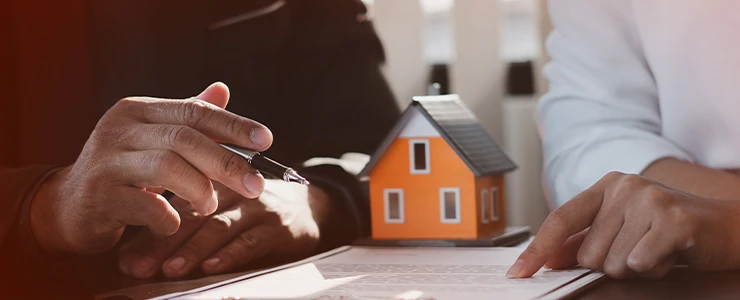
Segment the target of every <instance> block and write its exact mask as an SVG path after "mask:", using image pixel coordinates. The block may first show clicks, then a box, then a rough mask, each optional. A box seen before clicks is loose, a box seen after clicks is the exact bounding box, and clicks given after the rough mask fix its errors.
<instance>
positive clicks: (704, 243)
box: [508, 172, 740, 278]
mask: <svg viewBox="0 0 740 300" xmlns="http://www.w3.org/2000/svg"><path fill="white" fill-rule="evenodd" d="M739 215H740V202H738V201H730V200H711V199H703V198H699V197H696V196H693V195H690V194H686V193H683V192H680V191H677V190H673V189H670V188H667V187H665V186H663V185H660V184H658V183H656V182H653V181H650V180H648V179H645V178H644V177H641V176H638V175H625V174H621V173H618V172H613V173H610V174H608V175H607V176H605V177H604V178H602V179H601V180H600V181H599V182H598V183H596V184H595V185H593V186H592V187H591V188H589V189H587V190H586V191H584V192H583V193H581V194H579V195H578V196H576V197H575V198H573V199H572V200H570V201H569V202H567V203H566V204H564V205H563V206H562V207H560V208H558V209H557V210H555V211H553V212H552V213H551V214H550V215H549V216H548V217H547V219H546V220H545V222H544V224H543V225H542V227H541V228H540V231H539V232H538V233H537V235H536V236H535V238H534V240H533V241H532V243H531V244H530V245H529V247H527V249H526V250H525V251H524V252H523V253H522V254H521V255H520V256H519V258H518V259H517V261H516V263H515V264H514V265H513V266H512V267H511V269H509V272H508V276H509V277H515V278H522V277H530V276H532V275H533V274H534V273H536V272H537V271H538V270H540V268H541V267H542V266H543V265H545V266H546V267H549V268H552V269H562V268H568V267H572V266H575V265H576V264H580V265H581V266H582V267H585V268H589V269H593V270H601V271H604V272H605V273H606V274H607V275H608V276H610V277H614V278H627V277H637V276H639V277H645V278H659V277H662V276H664V275H665V274H666V273H667V272H668V271H669V270H670V269H671V267H672V266H673V265H674V264H675V263H676V261H677V259H679V258H680V259H681V260H682V261H685V262H686V263H687V264H688V265H689V266H690V267H692V268H694V269H697V270H707V271H711V270H727V269H734V268H738V267H740V254H738V253H740V239H739V238H738V237H737V234H736V230H735V229H736V228H738V224H737V223H738V221H737V220H738V216H739Z"/></svg>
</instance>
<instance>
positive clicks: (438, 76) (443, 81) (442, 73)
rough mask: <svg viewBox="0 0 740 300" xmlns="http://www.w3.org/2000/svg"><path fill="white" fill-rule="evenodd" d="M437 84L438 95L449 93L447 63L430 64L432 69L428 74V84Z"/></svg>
mask: <svg viewBox="0 0 740 300" xmlns="http://www.w3.org/2000/svg"><path fill="white" fill-rule="evenodd" d="M434 84H438V85H439V86H438V87H437V88H438V93H439V95H447V94H449V93H450V74H449V66H448V65H447V64H435V65H432V70H431V72H430V74H429V85H430V86H431V85H434Z"/></svg>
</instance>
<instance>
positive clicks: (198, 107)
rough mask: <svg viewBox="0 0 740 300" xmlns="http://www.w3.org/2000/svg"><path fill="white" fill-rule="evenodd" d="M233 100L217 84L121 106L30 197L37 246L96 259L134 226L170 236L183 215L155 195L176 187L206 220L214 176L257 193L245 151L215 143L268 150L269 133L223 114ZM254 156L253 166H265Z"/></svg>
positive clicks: (246, 193) (257, 177)
mask: <svg viewBox="0 0 740 300" xmlns="http://www.w3.org/2000/svg"><path fill="white" fill-rule="evenodd" d="M228 98H229V92H228V88H227V87H226V86H225V85H223V84H214V85H211V86H210V87H209V88H208V89H206V90H205V91H204V92H203V93H201V94H200V95H199V96H197V97H196V98H194V99H187V100H167V99H156V98H145V97H131V98H126V99H123V100H121V101H119V102H118V103H116V105H115V106H114V107H113V108H111V109H110V110H109V111H108V112H106V114H105V115H104V116H103V117H102V118H101V120H100V121H99V122H98V125H97V126H96V128H95V130H94V131H93V133H92V134H91V136H90V138H89V139H88V141H87V143H86V144H85V146H84V149H83V150H82V153H81V154H80V156H79V157H78V159H77V160H76V162H75V163H74V164H73V165H71V166H69V167H66V168H63V169H61V170H58V171H57V172H55V173H53V174H52V175H51V176H49V177H48V178H47V179H46V180H45V181H44V182H43V184H42V185H41V186H40V188H39V191H38V192H37V193H36V194H35V196H34V198H33V199H32V200H31V202H30V203H31V206H30V216H31V221H30V224H31V227H32V230H33V233H34V237H35V238H36V239H37V241H38V242H39V244H41V246H42V247H43V248H44V249H45V250H48V251H50V252H66V253H75V254H92V253H100V252H104V251H107V250H108V249H110V248H111V247H113V246H114V245H115V244H116V243H117V242H118V240H119V238H120V237H121V234H122V233H123V230H124V228H125V227H126V226H127V225H135V226H146V227H148V228H149V229H150V230H151V231H152V232H153V233H154V234H156V235H160V236H165V235H170V234H173V233H174V232H176V231H177V229H178V227H179V225H180V216H179V214H178V212H177V211H176V210H175V209H174V208H173V207H172V206H171V205H170V203H168V202H167V200H166V199H165V198H164V197H162V196H161V195H159V194H157V193H155V192H154V191H155V190H161V189H166V190H169V191H172V192H173V193H174V194H177V195H178V196H179V197H180V198H182V199H184V200H186V201H188V202H190V204H191V205H192V206H193V208H194V209H195V210H196V211H197V212H199V213H201V214H203V215H210V214H211V213H213V212H214V211H216V208H217V206H218V200H217V198H216V193H215V192H214V189H213V185H212V183H211V180H213V181H218V182H220V183H222V184H224V185H225V186H227V187H228V188H230V189H231V190H233V191H235V192H236V193H238V194H240V195H241V196H243V197H245V198H256V197H258V196H259V195H260V194H261V193H262V191H263V189H264V184H265V181H264V178H263V176H262V175H261V174H260V173H259V172H258V171H257V170H255V168H253V167H252V166H251V165H250V164H249V162H248V160H247V159H244V155H237V154H235V153H234V152H232V151H229V150H227V149H225V148H224V147H222V146H220V145H219V144H218V143H216V142H214V141H213V140H214V139H215V140H218V141H222V142H224V143H229V144H236V145H239V146H242V147H245V148H250V149H254V150H257V151H263V150H266V149H267V148H269V147H270V145H271V144H272V133H271V132H270V131H269V129H267V127H265V126H264V125H262V124H259V123H257V122H255V121H253V120H250V119H247V118H244V117H241V116H238V115H235V114H233V113H230V112H228V111H226V110H224V109H223V108H224V107H225V106H226V103H227V102H228ZM251 157H252V158H251V160H252V162H253V163H254V164H256V165H257V164H262V163H263V162H264V161H263V158H264V157H261V156H256V154H254V153H253V154H252V156H251ZM257 157H260V158H257ZM265 169H266V171H269V172H275V171H277V170H278V169H277V168H275V166H271V165H268V167H266V168H265ZM283 173H285V172H283ZM287 174H288V176H287V177H284V178H288V179H289V180H296V181H300V180H301V178H300V177H297V176H296V175H297V174H295V173H294V172H288V173H287ZM276 175H280V174H276ZM291 178H292V179H291Z"/></svg>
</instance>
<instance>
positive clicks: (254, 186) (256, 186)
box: [244, 172, 265, 197]
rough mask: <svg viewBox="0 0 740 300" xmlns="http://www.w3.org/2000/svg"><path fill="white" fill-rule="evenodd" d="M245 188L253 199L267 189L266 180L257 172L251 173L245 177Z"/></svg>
mask: <svg viewBox="0 0 740 300" xmlns="http://www.w3.org/2000/svg"><path fill="white" fill-rule="evenodd" d="M244 187H246V188H247V191H248V192H249V194H250V195H251V196H252V197H257V196H259V195H260V194H261V193H262V190H264V188H265V178H264V177H262V174H260V173H257V172H249V173H247V175H246V176H244Z"/></svg>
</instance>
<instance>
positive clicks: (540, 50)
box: [363, 0, 550, 231]
mask: <svg viewBox="0 0 740 300" xmlns="http://www.w3.org/2000/svg"><path fill="white" fill-rule="evenodd" d="M363 2H364V3H365V5H366V6H367V7H368V12H369V16H370V18H371V19H372V21H373V23H374V24H375V28H376V30H377V32H378V35H379V36H380V39H381V41H382V42H383V46H384V47H385V52H386V57H387V60H386V64H385V66H384V67H383V72H384V74H385V76H386V79H387V80H388V82H389V84H390V86H391V89H392V90H393V93H394V94H395V96H396V99H397V101H398V102H399V103H398V105H399V107H401V108H405V107H406V105H408V103H409V102H410V101H411V98H412V97H413V96H416V95H423V94H429V93H434V92H435V91H434V90H431V91H430V85H431V84H433V83H438V84H439V85H440V86H439V90H440V91H439V92H442V93H456V94H459V95H460V96H461V98H462V99H463V101H464V102H466V104H467V105H468V106H469V107H470V108H471V109H472V110H473V111H474V112H475V114H476V116H477V117H478V119H479V120H480V121H481V123H482V124H483V126H484V127H485V128H486V130H488V132H489V133H491V135H492V136H493V137H494V138H495V139H496V141H497V142H498V143H499V144H500V145H502V146H503V147H504V149H506V152H507V154H509V156H510V157H511V158H512V159H513V160H514V161H515V162H516V163H517V165H518V166H519V168H518V169H517V170H516V171H515V172H512V173H510V174H509V175H508V177H507V195H506V200H507V201H506V202H507V203H506V204H507V205H506V207H507V218H508V223H509V225H528V226H530V227H532V229H533V230H535V231H536V230H537V229H538V228H539V226H540V225H541V224H542V221H543V220H544V219H545V217H546V216H547V214H548V213H549V207H548V204H547V202H546V200H545V197H544V194H543V189H542V183H541V177H540V176H541V173H542V167H541V166H542V158H541V157H542V153H541V150H540V149H541V146H540V140H539V136H538V133H537V127H536V124H535V118H534V117H535V105H536V102H537V99H539V96H540V95H541V94H542V93H543V92H544V91H545V89H546V82H545V80H543V78H542V77H541V69H542V67H543V66H544V64H545V63H546V62H547V58H546V54H545V51H544V47H543V45H544V40H545V37H546V36H547V34H548V33H549V32H550V23H549V19H548V16H547V12H546V6H545V1H543V0H484V1H479V0H363Z"/></svg>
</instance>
